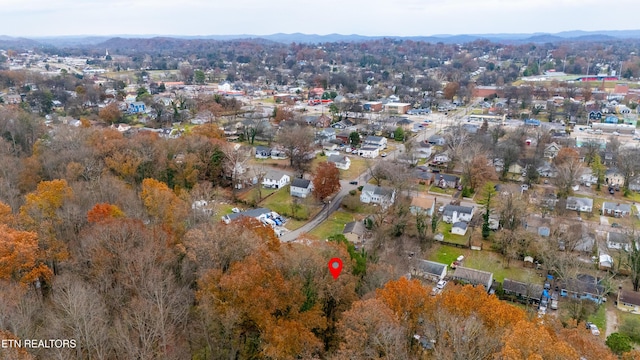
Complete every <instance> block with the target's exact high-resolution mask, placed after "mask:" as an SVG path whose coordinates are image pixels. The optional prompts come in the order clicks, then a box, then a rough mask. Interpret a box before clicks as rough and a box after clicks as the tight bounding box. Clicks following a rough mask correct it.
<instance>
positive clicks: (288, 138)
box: [277, 125, 315, 175]
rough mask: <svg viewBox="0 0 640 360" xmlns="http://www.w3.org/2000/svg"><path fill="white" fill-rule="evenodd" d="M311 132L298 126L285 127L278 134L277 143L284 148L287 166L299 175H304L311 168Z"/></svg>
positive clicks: (312, 136) (312, 142) (312, 137)
mask: <svg viewBox="0 0 640 360" xmlns="http://www.w3.org/2000/svg"><path fill="white" fill-rule="evenodd" d="M314 137H315V135H314V134H313V130H312V129H311V128H309V127H302V126H300V125H294V126H285V127H283V128H282V129H281V130H280V133H279V134H278V138H277V140H278V143H280V145H282V146H283V147H284V148H285V152H286V154H287V156H288V157H289V165H291V167H293V168H294V169H295V170H296V171H297V172H298V173H299V174H300V175H304V173H305V172H307V171H308V170H309V167H310V166H311V161H310V160H311V157H312V156H313V148H314Z"/></svg>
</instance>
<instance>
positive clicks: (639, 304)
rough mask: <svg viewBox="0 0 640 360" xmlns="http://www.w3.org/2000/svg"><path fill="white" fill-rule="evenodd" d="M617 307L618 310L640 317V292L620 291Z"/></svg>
mask: <svg viewBox="0 0 640 360" xmlns="http://www.w3.org/2000/svg"><path fill="white" fill-rule="evenodd" d="M617 307H618V310H621V311H626V312H630V313H632V314H636V315H640V292H635V291H630V290H623V289H620V290H619V291H618V302H617Z"/></svg>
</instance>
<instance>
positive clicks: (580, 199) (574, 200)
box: [567, 196, 593, 207]
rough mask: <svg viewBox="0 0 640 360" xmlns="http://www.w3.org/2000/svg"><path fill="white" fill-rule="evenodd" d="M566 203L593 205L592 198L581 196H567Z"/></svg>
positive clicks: (579, 205)
mask: <svg viewBox="0 0 640 360" xmlns="http://www.w3.org/2000/svg"><path fill="white" fill-rule="evenodd" d="M567 205H575V206H578V207H581V206H589V207H593V199H589V198H583V197H575V196H568V197H567Z"/></svg>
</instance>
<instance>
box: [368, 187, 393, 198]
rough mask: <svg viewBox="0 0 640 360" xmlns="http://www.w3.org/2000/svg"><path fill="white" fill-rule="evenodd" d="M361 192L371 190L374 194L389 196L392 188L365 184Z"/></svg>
mask: <svg viewBox="0 0 640 360" xmlns="http://www.w3.org/2000/svg"><path fill="white" fill-rule="evenodd" d="M362 192H371V193H373V194H375V195H382V196H391V195H392V194H393V189H390V188H385V187H382V186H376V185H372V184H367V185H365V186H363V187H362Z"/></svg>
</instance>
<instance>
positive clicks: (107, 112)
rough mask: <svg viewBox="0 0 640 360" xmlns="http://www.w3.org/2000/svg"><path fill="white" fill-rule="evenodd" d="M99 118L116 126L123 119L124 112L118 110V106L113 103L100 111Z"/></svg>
mask: <svg viewBox="0 0 640 360" xmlns="http://www.w3.org/2000/svg"><path fill="white" fill-rule="evenodd" d="M98 116H99V117H100V119H102V120H103V121H105V122H107V123H109V124H114V123H116V122H118V121H119V120H120V118H121V117H122V112H121V111H120V108H118V104H117V103H115V102H112V103H111V104H109V105H107V106H105V107H103V108H102V109H100V112H99V113H98Z"/></svg>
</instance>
